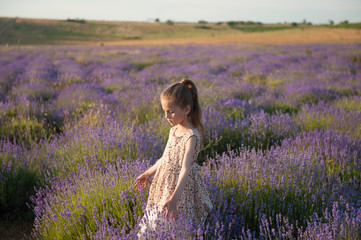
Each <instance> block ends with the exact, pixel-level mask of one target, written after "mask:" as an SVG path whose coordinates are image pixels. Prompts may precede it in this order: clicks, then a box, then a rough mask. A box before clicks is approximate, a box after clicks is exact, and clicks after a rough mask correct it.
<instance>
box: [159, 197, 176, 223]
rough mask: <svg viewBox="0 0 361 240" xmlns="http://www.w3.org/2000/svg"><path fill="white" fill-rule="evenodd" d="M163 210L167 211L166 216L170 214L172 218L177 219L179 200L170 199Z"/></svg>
mask: <svg viewBox="0 0 361 240" xmlns="http://www.w3.org/2000/svg"><path fill="white" fill-rule="evenodd" d="M162 210H163V211H165V217H166V218H168V216H170V218H171V219H172V220H173V221H175V220H176V219H177V202H176V201H175V200H173V198H171V199H168V200H167V201H166V202H165V203H164V205H163V207H162Z"/></svg>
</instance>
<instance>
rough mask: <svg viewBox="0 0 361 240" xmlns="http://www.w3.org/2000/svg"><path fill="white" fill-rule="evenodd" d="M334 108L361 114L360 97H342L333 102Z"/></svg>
mask: <svg viewBox="0 0 361 240" xmlns="http://www.w3.org/2000/svg"><path fill="white" fill-rule="evenodd" d="M334 106H335V107H338V108H343V109H344V110H345V111H353V112H361V98H360V97H354V96H351V97H344V98H341V99H338V100H337V101H335V102H334Z"/></svg>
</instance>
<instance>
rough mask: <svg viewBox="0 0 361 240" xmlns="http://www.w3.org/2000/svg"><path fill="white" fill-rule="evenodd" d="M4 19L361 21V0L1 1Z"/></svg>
mask: <svg viewBox="0 0 361 240" xmlns="http://www.w3.org/2000/svg"><path fill="white" fill-rule="evenodd" d="M0 17H24V18H46V19H67V18H80V19H86V20H116V21H153V20H154V19H156V18H159V19H160V21H162V22H164V21H166V20H173V21H186V22H198V21H199V20H205V21H209V22H218V21H259V22H263V23H283V22H285V21H286V22H302V21H303V20H304V19H305V20H306V21H307V22H312V23H316V24H317V23H328V22H329V20H333V21H334V22H335V23H339V22H340V21H344V20H348V21H349V22H361V0H127V1H125V0H0Z"/></svg>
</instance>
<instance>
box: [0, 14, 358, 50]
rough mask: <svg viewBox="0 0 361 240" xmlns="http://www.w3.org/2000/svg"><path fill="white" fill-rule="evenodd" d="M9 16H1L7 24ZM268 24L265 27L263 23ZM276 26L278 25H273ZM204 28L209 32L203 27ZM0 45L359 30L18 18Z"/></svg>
mask: <svg viewBox="0 0 361 240" xmlns="http://www.w3.org/2000/svg"><path fill="white" fill-rule="evenodd" d="M10 20H11V19H10V18H0V25H4V24H5V23H6V22H7V21H10ZM264 26H267V25H264ZM274 26H276V25H274ZM202 27H206V28H202ZM0 38H2V39H1V43H2V44H6V43H7V42H8V43H10V44H11V45H24V44H25V45H39V44H40V45H68V44H71V45H74V44H75V45H163V44H188V43H195V44H222V43H261V44H267V43H271V44H284V43H357V42H361V29H346V28H329V27H325V26H306V25H300V26H298V27H296V28H292V29H283V30H273V31H265V32H252V33H250V32H242V31H239V30H235V29H232V28H230V27H229V26H228V25H227V24H226V23H222V24H217V23H207V24H198V23H182V22H176V23H174V25H169V24H166V23H151V22H111V21H86V23H85V24H82V23H74V22H69V21H65V20H44V19H23V18H17V19H16V23H15V24H13V26H12V27H11V28H9V30H7V31H6V33H5V34H4V36H2V37H0Z"/></svg>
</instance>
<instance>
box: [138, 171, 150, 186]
mask: <svg viewBox="0 0 361 240" xmlns="http://www.w3.org/2000/svg"><path fill="white" fill-rule="evenodd" d="M149 178H150V175H148V174H146V173H143V174H141V175H139V177H137V179H135V181H134V187H138V188H139V187H142V189H145V188H146V187H147V184H148V182H149Z"/></svg>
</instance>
